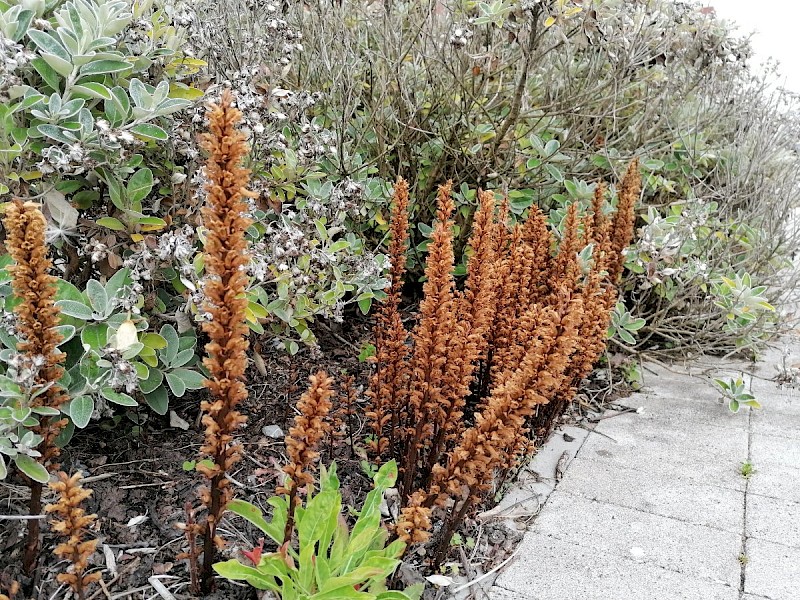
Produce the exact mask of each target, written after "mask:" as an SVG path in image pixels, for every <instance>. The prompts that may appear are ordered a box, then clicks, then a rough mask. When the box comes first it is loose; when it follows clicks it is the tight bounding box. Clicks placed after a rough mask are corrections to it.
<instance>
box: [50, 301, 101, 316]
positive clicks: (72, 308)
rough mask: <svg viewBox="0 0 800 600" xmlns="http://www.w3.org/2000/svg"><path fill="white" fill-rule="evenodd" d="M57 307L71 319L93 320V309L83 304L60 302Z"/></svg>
mask: <svg viewBox="0 0 800 600" xmlns="http://www.w3.org/2000/svg"><path fill="white" fill-rule="evenodd" d="M56 306H57V307H58V308H59V310H61V312H62V313H64V314H65V315H68V316H70V317H75V318H76V319H81V320H82V321H91V320H92V314H93V313H92V309H91V307H89V306H86V305H85V304H84V303H83V302H76V301H74V300H59V301H58V302H56Z"/></svg>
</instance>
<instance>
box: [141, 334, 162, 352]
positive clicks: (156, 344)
mask: <svg viewBox="0 0 800 600" xmlns="http://www.w3.org/2000/svg"><path fill="white" fill-rule="evenodd" d="M142 343H143V344H144V345H145V346H147V347H148V348H153V349H154V350H161V349H162V348H166V347H167V340H165V339H164V338H163V337H161V336H160V335H158V334H157V333H145V334H144V335H143V336H142Z"/></svg>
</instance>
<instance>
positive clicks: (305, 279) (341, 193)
mask: <svg viewBox="0 0 800 600" xmlns="http://www.w3.org/2000/svg"><path fill="white" fill-rule="evenodd" d="M363 192H364V190H363V186H362V185H361V184H359V183H357V182H355V181H352V180H350V179H346V180H344V181H342V182H340V183H339V184H338V185H337V186H336V187H335V188H334V189H333V190H332V191H331V193H330V195H329V197H327V198H325V199H322V198H315V197H309V198H307V199H305V200H304V201H303V202H301V203H299V206H298V207H295V208H294V209H292V210H285V211H284V212H282V213H281V214H280V215H277V216H275V217H274V218H271V219H265V221H264V223H263V224H264V226H265V228H266V233H265V235H264V237H263V238H262V239H261V240H260V241H258V242H257V243H256V244H254V245H253V247H252V251H251V262H250V264H249V266H248V273H249V274H250V276H252V277H253V278H254V279H255V280H256V281H258V282H260V283H279V284H280V285H283V286H287V287H288V290H289V294H288V297H289V298H293V299H297V298H299V297H302V296H307V297H308V298H310V299H311V300H312V303H313V304H315V305H317V308H316V314H318V315H321V316H324V317H327V318H333V319H340V318H341V317H342V314H343V309H344V301H343V300H342V299H339V300H337V301H335V302H333V303H331V302H326V301H325V300H324V299H323V296H324V295H325V294H326V292H328V291H329V290H331V289H334V288H337V287H339V286H341V285H345V286H349V287H350V288H351V289H353V288H358V287H359V286H366V287H371V286H372V284H375V283H376V282H378V281H379V280H380V279H381V277H382V275H383V273H382V266H381V264H380V263H379V261H378V260H377V258H376V255H375V254H373V253H371V252H369V251H367V250H365V249H364V248H363V247H362V246H360V245H358V244H357V247H351V248H348V249H346V250H339V251H334V252H331V251H330V250H329V248H330V245H331V244H332V243H333V242H334V241H335V240H336V239H341V238H340V237H339V236H340V234H341V233H344V232H346V231H347V226H346V222H347V219H348V218H349V217H350V216H351V214H352V213H354V212H355V211H356V210H357V209H358V206H359V205H360V199H361V197H362V195H363ZM322 223H324V225H323V226H324V227H325V228H326V230H327V232H328V234H329V236H330V239H328V240H327V241H325V240H323V239H322V238H321V237H320V234H319V231H318V229H317V228H318V226H319V225H320V224H322ZM359 243H360V242H359ZM378 287H380V286H378Z"/></svg>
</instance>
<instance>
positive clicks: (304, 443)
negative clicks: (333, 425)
mask: <svg viewBox="0 0 800 600" xmlns="http://www.w3.org/2000/svg"><path fill="white" fill-rule="evenodd" d="M309 381H310V384H311V385H310V386H309V388H308V390H306V392H305V393H304V394H303V395H302V396H301V397H300V400H299V401H298V403H297V410H298V412H299V413H300V414H298V415H297V416H296V417H295V418H294V425H293V426H292V427H291V428H290V429H289V434H288V435H287V436H286V454H288V455H289V464H287V465H286V466H285V467H284V468H283V472H284V473H286V475H287V477H288V478H289V479H288V481H287V482H286V485H284V486H281V487H279V488H278V489H277V490H276V491H277V493H279V494H288V495H289V515H288V519H287V520H286V529H285V530H284V536H285V537H284V542H288V541H289V540H290V538H291V535H292V530H293V528H294V509H295V507H296V506H297V505H298V504H299V503H300V498H298V496H297V492H298V490H299V488H301V487H303V486H306V485H308V484H311V483H313V482H314V476H313V475H312V474H311V471H312V469H313V468H314V461H315V460H316V459H317V457H318V456H319V452H317V446H318V445H319V443H320V441H321V440H322V438H323V437H325V434H326V433H327V431H328V423H327V421H326V419H327V417H328V413H329V412H330V410H331V407H332V406H333V403H332V402H331V398H333V395H334V392H333V379H332V378H331V377H328V374H327V373H325V371H319V372H318V373H316V374H315V375H311V377H309Z"/></svg>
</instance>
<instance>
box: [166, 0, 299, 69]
mask: <svg viewBox="0 0 800 600" xmlns="http://www.w3.org/2000/svg"><path fill="white" fill-rule="evenodd" d="M227 8H228V14H227V15H226V18H227V20H226V22H224V23H221V22H220V19H219V18H218V12H219V5H218V4H217V3H216V2H214V1H213V0H195V1H194V2H178V3H177V6H176V8H174V9H173V11H174V12H175V14H176V16H178V20H179V21H180V22H181V24H183V25H184V26H185V27H186V28H187V30H188V46H189V50H190V52H192V53H193V54H195V55H196V56H200V57H203V58H205V59H206V60H207V61H208V63H209V67H210V68H211V69H212V71H214V72H216V74H217V75H223V74H226V73H229V72H231V71H233V70H240V69H241V68H242V65H241V62H240V61H241V59H242V57H244V56H246V57H248V61H249V62H250V64H262V65H269V67H270V68H271V69H273V70H274V71H275V72H276V73H277V72H278V71H284V70H286V69H288V68H289V66H290V65H291V63H292V60H293V58H294V57H295V55H296V54H297V53H298V52H302V51H303V44H302V39H303V35H302V33H301V32H300V31H297V30H296V29H294V28H292V27H291V26H290V25H289V23H288V21H287V20H286V19H285V18H284V17H285V14H284V12H283V11H284V3H278V2H264V3H262V2H257V1H254V0H231V1H230V2H229V3H228V5H227Z"/></svg>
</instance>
